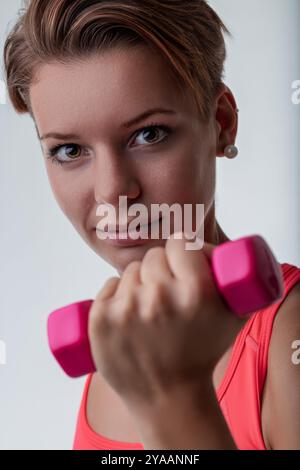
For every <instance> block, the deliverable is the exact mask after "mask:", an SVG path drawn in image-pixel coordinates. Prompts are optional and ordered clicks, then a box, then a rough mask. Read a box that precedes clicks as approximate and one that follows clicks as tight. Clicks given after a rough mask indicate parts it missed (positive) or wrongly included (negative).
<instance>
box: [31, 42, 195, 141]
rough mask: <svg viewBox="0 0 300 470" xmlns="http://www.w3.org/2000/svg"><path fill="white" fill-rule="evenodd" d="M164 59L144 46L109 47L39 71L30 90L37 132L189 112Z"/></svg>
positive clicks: (45, 66) (109, 125) (184, 98)
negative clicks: (162, 111)
mask: <svg viewBox="0 0 300 470" xmlns="http://www.w3.org/2000/svg"><path fill="white" fill-rule="evenodd" d="M182 91H183V90H182V89H180V88H179V87H178V84H177V82H176V80H175V79H174V77H173V76H172V74H171V73H170V69H169V68H168V65H167V64H166V63H165V61H164V59H163V58H162V57H160V56H159V54H157V53H155V52H154V51H152V50H151V49H149V48H148V47H147V46H144V45H143V46H138V47H134V48H127V49H124V48H123V49H113V50H111V51H107V52H105V53H102V54H99V55H97V56H95V55H94V56H91V57H89V58H86V59H85V60H81V61H73V62H70V63H69V64H61V63H59V62H52V63H49V64H45V65H43V66H41V67H40V69H39V70H38V72H37V74H36V76H35V77H34V82H33V83H32V85H31V87H30V99H31V105H32V109H33V114H34V116H35V120H36V122H37V124H38V127H39V129H42V130H43V131H45V130H46V131H49V130H50V131H51V130H52V129H53V128H55V129H66V130H69V129H70V128H72V129H75V128H76V129H78V128H80V129H81V130H82V129H83V128H84V127H87V129H89V130H90V131H92V128H93V127H94V128H97V129H98V132H99V129H103V131H104V132H105V129H106V128H111V126H112V125H114V126H116V124H117V123H118V121H120V123H122V122H126V121H127V120H128V119H131V118H133V117H135V116H136V115H138V114H140V113H141V112H143V111H145V110H146V109H150V108H154V107H168V108H172V109H174V110H177V111H178V112H179V113H183V114H184V113H189V112H190V111H191V106H192V105H191V103H190V102H189V101H190V100H187V98H186V97H185V96H183V93H182Z"/></svg>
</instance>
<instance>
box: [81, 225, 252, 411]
mask: <svg viewBox="0 0 300 470" xmlns="http://www.w3.org/2000/svg"><path fill="white" fill-rule="evenodd" d="M186 241H187V239H186V238H185V237H184V233H181V239H176V238H174V235H172V236H171V237H170V238H169V239H168V240H167V242H166V245H165V247H164V248H163V247H155V248H151V249H149V251H147V253H146V255H145V256H144V258H143V260H142V261H134V262H131V263H130V264H129V265H128V266H127V267H126V269H125V271H124V272H123V274H122V277H121V278H118V277H112V278H110V279H109V280H108V281H107V282H106V284H105V285H104V287H103V288H102V289H101V290H100V292H99V293H98V295H97V296H96V298H95V300H94V302H93V304H92V307H91V310H90V315H89V324H88V335H89V340H90V344H91V352H92V356H93V359H94V362H95V365H96V368H97V371H99V372H100V373H101V374H102V375H103V377H104V378H105V379H106V380H107V382H108V383H109V384H110V385H111V386H112V387H113V388H114V390H115V391H116V392H117V393H118V394H119V395H120V396H121V397H122V399H123V400H124V401H125V402H126V403H127V405H128V406H129V407H131V406H136V405H137V404H138V405H140V406H148V407H149V405H150V406H152V404H155V403H156V400H159V398H160V397H161V396H162V395H165V394H167V393H168V391H169V390H171V389H172V388H173V387H175V388H176V387H181V388H182V387H184V388H188V387H195V385H197V384H200V383H201V381H207V380H212V373H213V370H214V368H215V366H216V364H217V362H218V361H219V359H220V358H221V357H222V355H223V354H224V353H225V351H226V350H227V349H228V348H229V347H230V345H231V344H232V343H233V341H234V339H235V337H236V335H237V333H238V332H239V330H240V329H241V328H242V326H243V325H244V324H245V322H246V321H247V318H244V319H241V318H238V317H237V316H236V315H235V314H234V313H233V312H231V311H230V310H229V309H228V307H227V306H226V305H225V303H224V301H223V299H222V297H221V296H220V294H219V292H218V291H217V289H216V286H215V284H214V280H213V275H212V272H211V268H210V257H211V253H212V250H213V248H214V246H213V245H210V244H207V243H205V244H204V247H203V249H201V250H197V251H189V250H186V249H185V246H186Z"/></svg>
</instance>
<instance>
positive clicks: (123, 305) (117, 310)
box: [110, 294, 136, 326]
mask: <svg viewBox="0 0 300 470" xmlns="http://www.w3.org/2000/svg"><path fill="white" fill-rule="evenodd" d="M135 307H136V302H135V297H134V295H133V294H128V295H127V296H125V297H124V298H123V299H122V300H121V301H120V302H118V303H115V304H114V308H113V310H112V312H111V314H110V320H111V321H112V322H113V323H114V324H116V325H118V326H126V325H128V324H129V323H130V322H131V320H132V318H133V314H134V312H135Z"/></svg>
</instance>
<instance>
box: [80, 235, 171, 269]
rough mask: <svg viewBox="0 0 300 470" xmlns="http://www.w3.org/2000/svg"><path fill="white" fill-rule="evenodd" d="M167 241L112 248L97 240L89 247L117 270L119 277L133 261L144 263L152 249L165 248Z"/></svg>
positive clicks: (151, 241) (161, 240) (90, 243)
mask: <svg viewBox="0 0 300 470" xmlns="http://www.w3.org/2000/svg"><path fill="white" fill-rule="evenodd" d="M166 241H167V240H163V239H158V240H155V239H153V240H151V239H150V240H148V241H147V243H145V244H142V245H136V246H112V245H109V244H108V243H106V242H105V241H103V240H99V239H98V238H97V236H96V238H94V239H93V241H90V242H89V245H90V246H91V248H92V249H93V251H94V252H95V253H97V254H98V255H99V256H100V257H101V258H102V259H103V260H104V261H106V262H107V263H109V264H110V265H111V266H112V267H113V268H115V269H116V270H117V271H118V273H119V275H122V273H123V272H124V271H125V269H126V267H127V266H128V265H129V264H130V263H131V262H133V261H142V260H143V258H144V256H145V254H146V253H147V251H148V250H149V249H150V248H153V247H155V246H165V244H166Z"/></svg>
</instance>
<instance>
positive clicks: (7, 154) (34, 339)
mask: <svg viewBox="0 0 300 470" xmlns="http://www.w3.org/2000/svg"><path fill="white" fill-rule="evenodd" d="M210 3H211V5H212V6H213V7H214V8H215V9H216V11H217V12H218V13H219V15H220V16H221V18H222V19H223V21H224V22H225V24H226V25H227V26H228V27H229V29H230V30H231V32H232V33H233V35H234V40H230V39H229V40H228V39H226V42H227V46H228V59H227V62H226V79H225V82H226V83H227V85H228V86H229V87H230V88H231V89H232V91H233V93H234V94H235V97H236V100H237V104H238V107H239V108H240V118H239V133H238V139H237V145H238V147H239V151H240V156H239V158H238V159H235V160H232V161H230V160H227V159H218V184H217V195H216V201H217V216H218V220H219V222H220V224H221V226H222V228H223V229H224V231H225V233H226V234H227V235H228V236H229V237H230V238H231V239H235V238H238V237H240V236H243V235H248V234H251V233H259V234H261V235H262V236H264V238H265V239H266V240H267V241H268V243H269V244H270V245H271V247H272V249H273V251H274V252H275V254H276V256H277V258H278V260H279V261H280V262H289V263H292V264H297V265H298V266H300V245H299V234H300V220H299V219H300V218H299V200H300V198H299V173H300V163H299V150H300V142H299V140H300V133H299V129H300V105H295V104H292V101H291V95H292V88H291V86H292V82H293V81H294V80H297V79H298V80H299V79H300V59H299V58H300V54H299V49H298V47H297V46H298V44H300V38H299V28H298V22H299V17H300V3H299V0H251V1H245V0H244V1H240V0H214V1H211V2H210ZM19 6H20V1H19V0H10V1H9V2H7V1H6V0H4V1H2V2H1V3H0V49H1V54H2V50H3V44H4V38H5V35H6V34H7V32H8V30H9V27H10V26H11V25H12V24H13V22H14V20H15V18H16V12H17V10H18V8H19ZM1 60H2V59H1ZM0 78H1V76H0ZM297 134H298V135H297ZM0 135H1V141H0V142H1V143H0V145H1V157H0V207H1V230H0V237H1V239H0V241H1V243H0V249H1V254H0V259H1V270H0V275H1V279H0V282H1V283H0V285H1V296H0V340H2V341H5V343H6V354H7V364H6V365H5V366H3V365H0V448H1V449H54V448H56V449H70V448H71V447H72V442H73V436H74V430H75V424H76V418H77V412H78V407H79V403H80V399H81V394H82V389H83V384H84V380H85V378H80V379H75V380H74V379H70V378H68V377H67V376H66V375H65V374H64V373H63V372H62V371H61V370H60V369H59V367H58V365H57V364H56V362H55V361H54V359H53V358H52V356H51V355H50V352H49V349H48V344H47V337H46V320H47V316H48V314H49V313H50V312H51V311H52V310H54V309H56V308H59V307H61V306H63V305H66V304H68V303H72V302H75V301H77V300H82V299H88V298H93V297H94V296H95V294H96V293H97V292H98V290H99V289H100V288H101V286H102V285H103V282H104V281H105V279H106V278H107V277H110V276H112V275H115V274H116V272H115V271H114V269H113V268H112V267H110V266H109V265H108V264H107V263H105V262H104V261H103V260H101V259H100V258H99V257H97V255H96V254H95V253H94V252H92V251H91V249H90V248H89V247H88V246H87V245H85V243H84V242H83V241H82V240H81V238H80V237H79V235H78V234H77V233H76V232H75V230H74V228H73V227H72V226H71V224H70V223H69V222H68V220H67V219H66V218H65V216H64V215H63V214H62V212H61V211H60V209H59V208H58V206H57V203H56V201H55V199H54V197H53V195H52V193H51V189H50V185H49V183H48V180H47V176H46V171H45V168H44V162H43V158H42V154H41V150H40V146H39V143H38V141H37V138H36V134H35V129H34V125H33V122H32V121H31V119H30V118H29V117H28V116H25V115H23V116H19V115H17V114H16V113H15V112H14V110H13V109H12V106H11V104H10V103H9V102H7V103H6V104H2V105H0Z"/></svg>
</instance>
